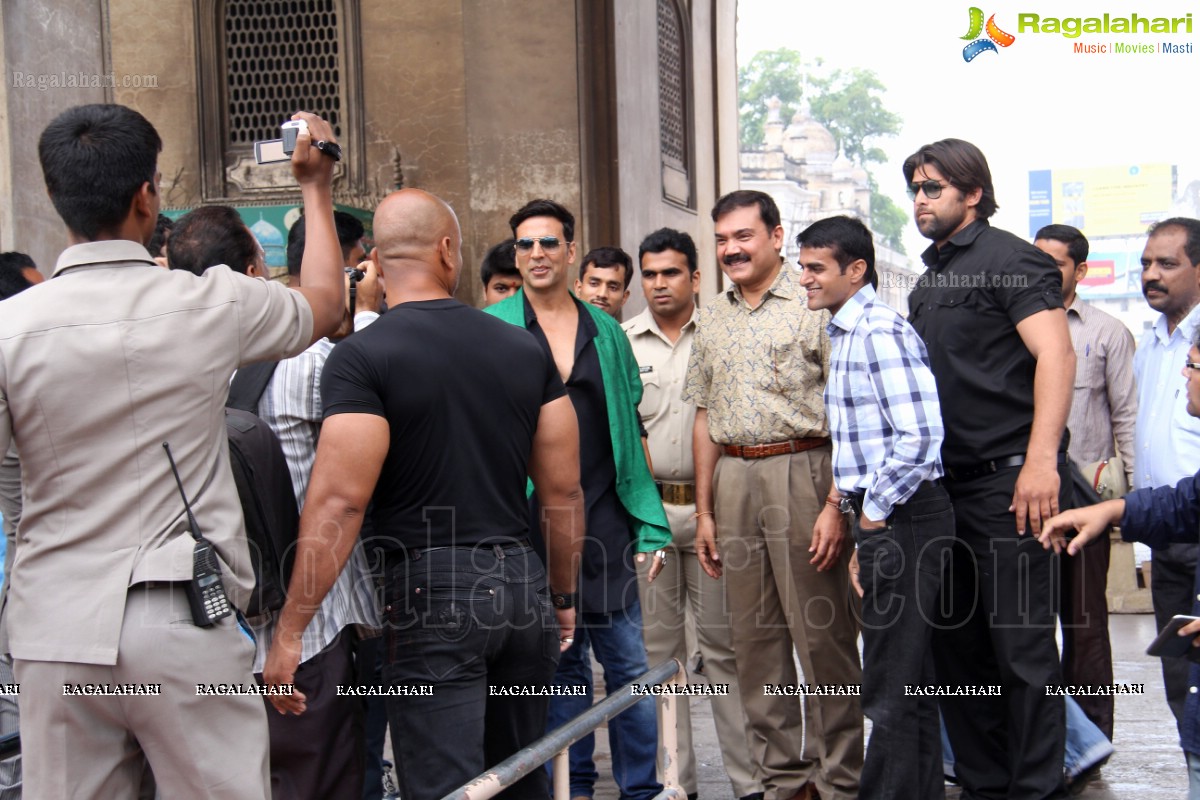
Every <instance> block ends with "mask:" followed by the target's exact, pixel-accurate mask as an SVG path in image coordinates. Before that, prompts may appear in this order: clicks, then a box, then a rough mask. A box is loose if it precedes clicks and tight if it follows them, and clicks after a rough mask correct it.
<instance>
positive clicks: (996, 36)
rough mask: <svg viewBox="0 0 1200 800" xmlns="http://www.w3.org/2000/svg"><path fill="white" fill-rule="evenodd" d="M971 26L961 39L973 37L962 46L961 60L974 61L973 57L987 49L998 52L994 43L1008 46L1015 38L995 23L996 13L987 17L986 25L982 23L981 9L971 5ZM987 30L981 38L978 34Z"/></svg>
mask: <svg viewBox="0 0 1200 800" xmlns="http://www.w3.org/2000/svg"><path fill="white" fill-rule="evenodd" d="M970 13H971V27H970V29H969V30H968V31H967V35H966V36H963V37H962V38H963V39H973V40H974V41H972V42H971V43H970V44H968V45H967V46H966V47H964V48H963V61H974V60H975V57H976V56H978V55H979V54H980V53H986V52H988V51H989V50H990V51H991V52H993V53H998V52H1000V51H999V50H997V49H996V45H1000V46H1001V47H1008V46H1009V45H1010V44H1012V43H1013V42H1015V41H1016V40H1017V37H1015V36H1013V35H1012V34H1011V33H1005V32H1004V31H1002V30H1000V28H999V26H998V25H996V15H995V14H992V15H991V16H990V17H988V21H987V25H986V26H985V25H984V24H983V9H979V8H976V7H975V6H971V12H970ZM985 30H986V31H987V38H986V39H981V38H980V37H979V34H981V33H983V32H984V31H985Z"/></svg>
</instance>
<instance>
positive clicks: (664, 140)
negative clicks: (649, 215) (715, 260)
mask: <svg viewBox="0 0 1200 800" xmlns="http://www.w3.org/2000/svg"><path fill="white" fill-rule="evenodd" d="M685 20H686V17H685V16H684V14H683V12H682V10H681V8H680V6H679V3H678V0H658V131H659V133H658V137H659V149H660V151H661V153H662V185H663V197H664V198H666V199H667V200H670V201H672V202H674V203H678V204H680V205H683V206H686V207H688V208H691V207H693V205H694V201H693V197H692V180H691V172H692V171H691V157H692V147H691V141H690V139H691V133H692V126H691V119H690V109H689V104H688V97H689V95H690V91H689V90H690V80H689V73H688V46H687V30H688V27H687V25H686V24H685Z"/></svg>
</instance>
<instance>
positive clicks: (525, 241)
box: [517, 236, 562, 253]
mask: <svg viewBox="0 0 1200 800" xmlns="http://www.w3.org/2000/svg"><path fill="white" fill-rule="evenodd" d="M535 242H536V243H537V244H540V245H541V246H542V249H543V250H545V251H546V252H547V253H551V252H553V251H555V250H557V249H558V246H559V245H561V244H562V242H561V241H559V239H558V237H557V236H542V237H539V238H537V239H530V238H529V237H524V238H521V239H517V249H518V250H520V251H521V252H522V253H528V252H529V251H530V250H532V249H533V245H534V243H535Z"/></svg>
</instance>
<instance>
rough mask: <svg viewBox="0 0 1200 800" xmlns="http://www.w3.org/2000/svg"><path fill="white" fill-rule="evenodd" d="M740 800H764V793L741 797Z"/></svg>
mask: <svg viewBox="0 0 1200 800" xmlns="http://www.w3.org/2000/svg"><path fill="white" fill-rule="evenodd" d="M738 800H763V793H762V792H754V793H752V794H748V795H744V796H742V797H739V798H738Z"/></svg>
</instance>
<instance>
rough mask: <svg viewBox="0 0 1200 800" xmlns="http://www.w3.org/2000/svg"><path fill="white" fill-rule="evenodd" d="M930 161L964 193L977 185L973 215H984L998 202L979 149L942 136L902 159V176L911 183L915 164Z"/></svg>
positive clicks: (985, 159) (969, 191)
mask: <svg viewBox="0 0 1200 800" xmlns="http://www.w3.org/2000/svg"><path fill="white" fill-rule="evenodd" d="M924 164H933V165H934V166H935V167H937V169H938V172H940V173H942V177H944V178H945V179H946V180H947V181H949V182H950V185H951V186H953V187H955V188H956V189H958V190H959V191H960V192H962V193H964V194H969V193H971V192H973V191H975V190H976V189H979V190H980V192H981V194H980V197H979V204H978V205H976V206H975V216H976V217H978V218H979V219H987V218H989V217H990V216H992V214H995V213H996V209H997V208H999V207H1000V206H999V205H998V204H997V203H996V190H995V188H994V187H993V186H992V171H991V169H989V168H988V163H987V158H986V157H985V156H984V155H983V151H982V150H980V149H979V148H978V147H976V146H975V145H973V144H971V143H970V142H966V141H963V140H962V139H942V140H941V141H940V142H933V143H932V144H927V145H924V146H922V147H921V149H920V150H918V151H917V152H915V153H913V154H912V155H911V156H909V157H908V158H906V159H905V160H904V167H903V169H904V180H905V182H906V183H910V184H911V183H912V179H913V174H914V173H916V171H917V167H920V166H922V165H924Z"/></svg>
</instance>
